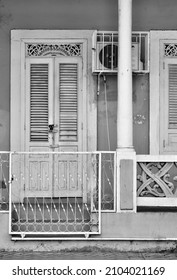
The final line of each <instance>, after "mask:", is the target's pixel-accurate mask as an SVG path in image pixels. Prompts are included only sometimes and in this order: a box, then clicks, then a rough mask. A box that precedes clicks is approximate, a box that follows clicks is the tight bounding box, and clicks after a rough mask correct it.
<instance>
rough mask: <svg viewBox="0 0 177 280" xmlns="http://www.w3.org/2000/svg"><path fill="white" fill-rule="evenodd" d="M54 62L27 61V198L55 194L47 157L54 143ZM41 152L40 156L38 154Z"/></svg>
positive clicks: (50, 161)
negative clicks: (50, 124)
mask: <svg viewBox="0 0 177 280" xmlns="http://www.w3.org/2000/svg"><path fill="white" fill-rule="evenodd" d="M52 110H53V61H52V59H50V58H48V59H45V58H44V59H39V58H38V59H27V61H26V122H25V131H26V141H25V149H26V151H29V152H32V153H33V154H30V155H28V154H26V155H25V161H24V164H25V166H26V168H25V176H26V183H25V196H28V197H34V196H36V197H38V196H51V195H52V155H49V154H47V153H48V152H49V151H50V148H49V147H50V145H51V144H52V135H50V134H49V132H48V130H49V129H48V125H49V122H53V111H52ZM36 153H39V154H36Z"/></svg>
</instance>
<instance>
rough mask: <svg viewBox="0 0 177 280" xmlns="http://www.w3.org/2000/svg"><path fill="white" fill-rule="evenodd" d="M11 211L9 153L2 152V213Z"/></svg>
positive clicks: (0, 165)
mask: <svg viewBox="0 0 177 280" xmlns="http://www.w3.org/2000/svg"><path fill="white" fill-rule="evenodd" d="M8 210H9V153H6V152H0V212H2V211H8Z"/></svg>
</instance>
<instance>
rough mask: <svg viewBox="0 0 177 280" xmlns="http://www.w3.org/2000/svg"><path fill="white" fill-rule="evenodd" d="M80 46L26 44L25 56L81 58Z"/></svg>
mask: <svg viewBox="0 0 177 280" xmlns="http://www.w3.org/2000/svg"><path fill="white" fill-rule="evenodd" d="M81 55H82V47H81V44H79V43H78V44H44V43H41V44H40V43H38V44H26V56H30V57H37V56H81Z"/></svg>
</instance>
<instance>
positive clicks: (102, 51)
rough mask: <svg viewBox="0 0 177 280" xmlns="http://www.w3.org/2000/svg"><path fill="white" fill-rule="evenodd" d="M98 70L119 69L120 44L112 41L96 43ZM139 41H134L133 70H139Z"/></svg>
mask: <svg viewBox="0 0 177 280" xmlns="http://www.w3.org/2000/svg"><path fill="white" fill-rule="evenodd" d="M96 54H97V55H96V70H98V71H107V70H108V71H117V66H118V65H117V64H118V45H117V44H110V43H104V44H103V43H102V42H101V43H100V42H98V43H97V45H96ZM139 54H140V52H139V43H138V42H137V43H132V70H135V71H138V70H139V63H140V57H139Z"/></svg>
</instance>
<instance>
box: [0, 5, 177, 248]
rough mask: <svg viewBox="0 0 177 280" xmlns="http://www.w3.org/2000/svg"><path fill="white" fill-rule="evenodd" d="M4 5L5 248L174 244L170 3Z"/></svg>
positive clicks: (175, 55)
mask: <svg viewBox="0 0 177 280" xmlns="http://www.w3.org/2000/svg"><path fill="white" fill-rule="evenodd" d="M25 2H26V1H25ZM0 5H1V17H0V36H1V42H0V57H1V67H0V73H1V75H0V81H1V89H0V135H1V137H0V221H1V225H2V227H1V230H0V237H1V238H0V239H1V244H2V247H3V246H5V245H4V244H7V247H8V248H13V244H14V243H13V241H19V242H20V241H21V240H23V241H26V242H27V241H29V240H36V242H38V241H41V240H53V241H54V240H86V241H89V240H94V241H97V242H99V241H100V240H115V241H116V240H126V241H130V240H141V241H142V240H143V241H147V240H148V241H159V240H161V241H166V240H168V241H174V240H176V239H177V230H176V229H177V226H176V223H175V220H176V217H177V212H176V211H177V195H176V189H177V165H176V162H177V117H176V116H177V95H176V94H177V82H176V81H177V51H176V50H177V31H176V26H175V18H176V11H177V4H176V2H175V1H174V0H170V1H168V3H167V1H165V0H161V1H159V0H156V1H144V0H133V1H132V0H119V1H117V0H114V1H106V0H98V1H92V0H91V1H86V0H84V1H83V0H82V1H80V0H77V1H71V0H69V1H63V0H62V1H55V0H52V1H48V0H43V1H42V0H38V1H30V3H28V2H26V3H24V1H22V0H18V1H15V2H14V1H12V0H8V1H5V0H4V1H3V0H2V1H1V2H0Z"/></svg>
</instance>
